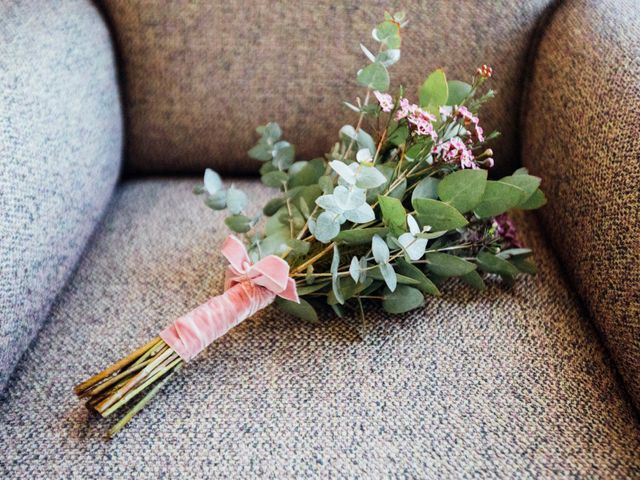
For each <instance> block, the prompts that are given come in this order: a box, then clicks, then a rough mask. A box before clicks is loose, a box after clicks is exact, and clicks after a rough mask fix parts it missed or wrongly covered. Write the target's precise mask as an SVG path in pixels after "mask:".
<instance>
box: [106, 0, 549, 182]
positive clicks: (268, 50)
mask: <svg viewBox="0 0 640 480" xmlns="http://www.w3.org/2000/svg"><path fill="white" fill-rule="evenodd" d="M100 3H101V4H103V5H104V7H105V11H106V12H107V14H108V15H109V17H110V18H111V23H112V24H113V26H114V33H115V36H116V38H117V39H118V44H119V47H120V50H121V57H122V61H123V65H122V66H123V70H124V78H125V84H124V89H125V92H126V96H125V98H126V99H127V108H126V111H127V115H128V127H129V132H128V133H129V134H130V139H129V141H128V146H129V158H128V160H127V164H128V166H129V167H130V170H131V171H133V172H143V173H148V172H154V173H158V172H177V171H181V172H184V171H191V172H197V173H199V172H200V171H201V170H203V169H204V168H205V167H212V166H213V167H215V168H216V169H218V170H219V171H221V172H228V173H230V174H234V175H237V174H239V173H242V172H248V171H251V172H255V171H256V170H257V166H256V163H255V162H253V161H250V160H248V157H247V155H246V151H247V150H248V149H249V148H250V147H251V146H253V144H254V143H255V140H256V138H255V133H254V130H253V129H254V127H255V126H256V125H258V124H260V123H264V122H267V121H277V122H279V123H280V125H281V126H282V127H283V128H284V132H285V136H286V138H287V139H288V140H290V141H292V142H293V143H294V144H295V145H296V146H297V147H298V153H299V154H300V156H301V157H303V158H307V159H310V158H313V157H317V156H319V155H322V154H324V153H325V152H326V151H327V148H328V147H330V146H331V145H333V142H335V140H336V136H337V132H338V130H339V128H340V127H342V126H343V125H344V124H347V123H355V122H356V118H355V114H354V113H353V112H351V111H350V110H348V109H346V108H345V107H344V106H343V105H342V101H343V100H348V101H352V100H353V99H354V98H355V96H356V95H360V96H363V95H364V92H363V89H362V88H360V87H358V86H357V85H356V82H355V76H356V72H357V70H358V69H359V68H362V67H363V66H364V65H366V62H367V60H366V58H365V56H364V55H363V53H362V52H361V51H360V48H359V47H358V44H359V42H364V43H365V44H367V45H369V47H370V48H374V47H373V40H371V38H370V37H371V36H370V32H371V29H372V26H373V25H375V23H377V22H379V21H380V20H381V19H382V18H383V13H384V10H385V9H391V10H392V11H393V8H394V7H397V8H405V9H406V10H407V13H408V15H409V19H410V24H409V27H408V28H407V29H406V31H405V33H404V35H403V46H402V55H403V59H402V60H401V61H400V63H399V64H398V65H396V66H394V67H393V69H392V71H391V74H392V79H393V80H394V88H395V87H397V86H398V85H399V84H400V82H402V84H404V85H405V86H406V87H407V91H408V92H409V93H408V94H409V95H411V96H412V98H414V99H415V98H416V97H417V89H418V86H419V85H420V84H421V83H422V82H423V81H424V79H425V78H426V75H427V74H428V73H429V72H430V71H432V70H433V69H435V68H438V67H444V68H445V69H446V71H447V74H448V75H449V76H450V77H451V78H458V79H460V80H469V79H470V78H471V76H472V75H473V74H474V72H475V69H476V68H477V67H478V66H479V65H481V64H483V63H490V64H492V65H493V66H494V67H495V75H494V78H493V79H492V82H491V84H492V86H493V87H494V88H495V89H497V90H498V92H499V95H498V97H497V98H496V99H494V100H493V101H492V102H491V103H489V104H487V106H486V108H485V109H484V114H483V116H482V120H483V122H484V123H483V125H485V126H486V128H485V131H489V130H491V129H494V128H499V129H500V130H502V132H503V136H502V138H500V139H498V140H497V141H496V142H495V148H494V150H495V151H496V161H497V169H498V170H500V171H501V172H503V173H504V172H506V171H507V170H509V171H510V170H513V168H512V167H514V166H515V165H517V164H518V163H519V158H518V146H517V138H516V136H517V118H518V114H519V105H520V97H521V92H522V89H521V86H522V82H523V78H524V72H525V66H526V58H527V50H528V48H529V44H530V38H531V34H532V32H533V31H534V28H535V24H536V22H537V21H538V19H539V18H540V17H541V15H542V13H543V11H544V10H545V8H546V7H547V6H548V5H549V4H550V3H552V1H551V0H525V1H519V2H513V1H508V0H499V1H491V2H482V4H481V5H480V4H479V3H478V2H477V1H474V0H462V1H457V2H455V4H452V3H451V1H449V0H431V1H428V2H427V1H421V2H410V3H406V2H404V3H403V2H399V3H398V2H394V3H396V5H392V4H390V3H389V2H384V1H380V0H366V1H357V2H354V1H352V0H341V1H335V0H304V1H297V2H295V6H294V4H293V3H292V2H273V1H270V0H259V1H252V2H249V3H247V2H224V1H220V0H216V1H210V2H193V1H190V0H179V1H172V2H162V1H158V0H101V1H100Z"/></svg>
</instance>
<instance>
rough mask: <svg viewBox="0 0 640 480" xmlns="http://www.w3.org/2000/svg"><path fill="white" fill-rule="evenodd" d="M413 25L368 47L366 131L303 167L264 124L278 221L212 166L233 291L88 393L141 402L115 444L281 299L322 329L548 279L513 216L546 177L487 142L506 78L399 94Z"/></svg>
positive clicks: (344, 134)
mask: <svg viewBox="0 0 640 480" xmlns="http://www.w3.org/2000/svg"><path fill="white" fill-rule="evenodd" d="M405 25H406V21H405V15H404V14H403V13H396V14H393V15H391V14H388V13H387V14H385V19H384V21H383V22H382V23H380V24H378V25H377V26H376V27H375V28H374V29H373V32H372V37H373V40H374V41H375V42H376V44H377V52H376V53H372V52H371V51H370V50H369V49H368V48H367V47H365V46H364V45H360V47H361V49H362V51H363V52H364V55H365V56H366V58H367V59H368V60H369V63H368V64H367V65H366V66H365V67H364V68H362V69H361V70H360V71H358V73H357V81H358V83H359V84H360V85H362V86H363V87H364V88H365V89H366V92H365V93H364V97H363V98H362V99H360V98H358V99H356V101H355V103H347V102H345V105H346V107H348V108H349V109H350V110H353V111H354V112H355V114H357V120H356V122H355V126H352V125H345V126H344V127H342V128H341V129H340V132H339V138H338V141H337V142H336V143H335V145H334V146H333V148H332V149H331V151H330V152H329V153H328V154H326V155H325V156H324V157H322V158H315V159H313V160H309V161H296V160H295V150H294V146H293V145H291V144H290V143H289V142H287V141H286V140H283V139H282V131H281V129H280V127H279V126H278V125H277V124H276V123H269V124H267V125H265V126H262V127H259V128H258V129H257V132H258V134H259V135H260V139H259V141H258V143H257V145H256V146H254V147H253V148H252V149H251V150H250V151H249V155H250V156H251V157H252V158H254V159H256V160H258V161H260V162H262V167H261V169H260V173H261V176H262V177H261V180H262V182H263V183H264V184H265V185H267V186H268V187H272V188H273V189H274V192H275V193H274V198H273V199H272V200H270V201H269V202H268V203H267V204H266V205H265V206H264V208H263V210H262V213H263V214H264V216H265V217H267V218H268V219H267V220H266V222H261V221H260V217H261V216H260V215H258V216H250V215H248V214H246V213H245V208H246V207H247V195H246V194H245V193H244V192H242V191H241V190H239V189H237V188H236V187H234V186H233V185H232V186H230V187H229V188H225V187H224V185H223V182H222V181H221V179H220V177H219V176H218V175H217V174H216V173H215V172H214V171H213V170H209V169H207V170H206V172H205V174H204V183H203V184H202V185H200V186H198V187H196V193H199V194H204V195H205V203H206V205H207V206H209V207H211V208H212V209H214V210H223V209H226V210H228V212H229V216H228V217H226V220H225V223H226V225H227V226H228V227H229V228H230V229H231V230H232V231H233V232H235V234H237V236H235V235H231V236H229V237H228V238H227V240H226V241H225V242H224V244H223V245H222V254H223V255H224V256H225V257H226V259H227V260H228V262H229V268H228V270H227V274H226V279H225V286H224V287H225V291H224V293H223V294H221V295H219V296H216V297H213V298H211V299H210V300H209V301H208V302H206V303H205V304H203V305H201V306H200V307H198V308H196V309H195V310H193V311H192V312H190V313H188V314H187V315H185V316H183V317H181V318H179V319H178V320H176V321H175V322H174V323H173V324H172V325H170V326H168V327H167V328H166V329H165V330H163V331H162V332H160V334H159V336H158V337H157V338H155V339H153V340H151V341H150V342H149V343H147V344H145V345H144V346H142V347H141V348H139V349H138V350H136V351H135V352H133V353H131V354H130V355H128V356H127V357H125V358H123V359H122V360H120V361H119V362H117V363H116V364H114V365H112V366H111V367H109V368H107V369H106V370H104V371H103V372H101V373H99V374H97V375H95V376H94V377H92V378H90V379H89V380H87V381H85V382H83V383H81V384H79V385H77V386H76V387H75V392H76V394H77V395H78V396H80V397H84V398H87V399H88V405H89V406H90V407H92V408H94V409H95V410H97V411H98V412H99V413H100V414H101V415H102V416H105V417H106V416H109V415H111V414H112V413H114V412H116V411H118V410H120V409H121V408H123V407H124V406H125V405H129V404H130V402H132V401H134V400H135V403H134V404H133V407H131V408H130V410H129V411H128V412H127V413H126V414H125V415H124V416H123V418H122V419H121V420H120V421H119V422H118V423H117V424H116V425H115V426H114V427H113V428H112V429H111V430H109V436H113V435H115V434H116V433H117V432H118V431H120V430H121V429H122V427H123V426H124V425H125V424H126V423H127V422H128V421H129V420H130V419H131V418H132V417H133V415H135V414H136V413H137V412H138V411H140V410H141V409H142V408H143V407H144V405H145V404H146V403H147V402H148V401H149V400H150V399H151V398H152V397H153V396H154V395H155V394H156V393H157V392H158V390H159V389H160V388H161V387H162V385H163V384H164V383H165V382H167V381H168V380H169V379H170V378H171V377H172V376H173V375H174V374H175V373H176V372H177V371H178V370H179V369H180V368H181V367H182V366H183V365H184V363H185V362H188V361H189V360H191V359H192V358H193V357H194V356H195V355H197V354H198V353H199V352H200V351H201V350H203V349H204V348H205V347H206V346H207V345H209V344H210V343H211V342H213V341H214V340H215V339H216V338H218V337H220V336H221V335H224V334H225V333H226V332H227V331H228V330H229V329H230V328H232V327H233V326H235V325H237V324H238V323H240V322H241V321H243V320H244V319H246V318H248V317H250V316H251V315H253V314H254V313H256V312H257V311H259V310H261V309H263V308H265V307H267V306H268V305H270V304H272V303H275V306H276V307H277V308H280V309H282V310H283V311H285V312H287V313H289V314H291V315H295V316H297V317H300V318H302V319H304V320H309V321H316V320H317V319H318V315H317V311H318V309H320V308H323V307H326V306H328V307H330V308H332V309H333V311H334V312H335V314H336V315H338V316H339V317H344V316H351V315H357V316H359V317H361V318H364V317H366V311H367V308H368V307H367V303H370V302H378V303H379V304H380V305H381V307H382V308H383V309H384V310H385V311H386V312H388V313H390V314H398V313H403V312H407V311H409V310H412V309H415V308H419V307H420V306H421V305H423V303H424V302H425V296H429V295H439V290H438V286H439V285H440V284H441V283H442V282H443V281H444V280H446V279H447V278H450V277H459V278H460V279H462V281H464V282H466V283H467V284H469V285H470V286H471V287H473V288H477V289H483V288H484V287H485V283H484V280H483V276H482V274H490V275H494V276H498V277H501V278H502V280H503V281H506V282H507V283H512V282H513V280H514V277H515V276H516V275H517V274H518V273H519V272H524V273H530V274H532V273H535V265H534V264H533V263H532V262H531V261H530V259H529V258H528V257H529V256H530V255H531V251H530V250H529V249H527V248H524V247H522V246H521V245H520V244H519V243H518V241H517V239H516V236H515V228H514V226H513V224H512V223H511V221H510V220H509V218H508V217H507V216H506V214H505V212H507V211H508V210H509V209H512V208H520V209H525V210H530V209H535V208H538V207H541V206H542V205H544V203H545V202H546V200H545V197H544V194H543V193H542V191H541V190H540V189H539V185H540V179H539V178H537V177H534V176H531V175H529V174H528V173H527V171H526V169H523V168H521V169H519V170H517V171H516V172H514V174H513V175H510V176H508V177H504V178H502V179H500V180H488V178H487V171H488V170H489V169H490V168H491V167H492V166H493V159H492V155H493V153H492V151H491V149H490V148H487V146H486V144H487V142H488V141H489V140H491V139H492V138H494V137H496V136H497V135H498V133H497V132H492V133H489V134H485V132H484V131H483V128H482V127H481V125H480V121H479V117H478V111H479V109H480V107H481V106H482V104H484V103H485V102H486V101H488V100H490V99H491V98H492V97H493V96H494V92H493V91H492V90H486V91H482V90H483V89H482V87H483V86H484V84H485V82H486V81H487V80H488V79H489V78H490V77H491V75H492V70H491V68H490V67H488V66H486V65H483V66H481V67H480V68H478V70H477V71H476V72H475V74H474V76H473V78H472V80H471V82H470V83H466V82H462V81H458V80H447V78H446V76H445V72H444V71H443V70H436V71H435V72H433V73H431V74H430V75H429V76H428V77H427V79H426V80H425V81H424V83H423V84H422V85H421V86H420V88H419V90H418V95H417V102H416V103H413V101H412V100H411V99H410V98H409V97H410V96H409V95H405V91H404V89H403V88H402V87H399V88H398V89H397V93H395V94H391V93H387V92H388V91H389V88H390V79H389V68H390V67H391V66H392V65H393V64H395V63H396V62H397V61H398V60H399V59H400V47H401V34H402V29H403V28H404V27H405ZM240 236H241V237H242V240H241V239H240Z"/></svg>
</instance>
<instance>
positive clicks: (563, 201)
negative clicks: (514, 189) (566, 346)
mask: <svg viewBox="0 0 640 480" xmlns="http://www.w3.org/2000/svg"><path fill="white" fill-rule="evenodd" d="M531 82H532V83H531V86H530V92H529V95H528V101H527V104H526V110H525V112H526V115H525V119H524V128H523V131H524V134H525V135H524V142H523V161H524V163H525V164H526V165H527V166H528V167H529V168H530V169H531V171H532V173H534V174H537V175H540V176H542V177H543V178H544V184H543V185H544V190H545V192H546V193H547V196H548V198H549V203H548V205H547V206H546V207H545V208H544V209H542V210H541V212H540V215H541V218H542V221H543V223H544V227H545V229H546V231H547V232H548V233H549V235H550V238H551V239H552V241H553V245H554V247H555V251H556V253H557V254H558V255H559V256H560V258H561V259H562V262H563V265H564V268H565V269H566V270H567V272H568V273H569V275H570V276H571V278H572V279H573V282H574V284H575V286H576V288H577V291H578V292H579V293H580V295H581V296H582V299H583V300H584V302H585V304H586V305H587V306H588V309H589V311H590V313H591V316H592V318H593V319H594V321H595V322H596V324H597V326H598V328H599V330H600V331H601V332H602V335H603V338H604V341H605V343H606V345H607V346H608V348H609V349H610V351H611V352H612V354H613V357H614V359H615V361H616V363H617V366H618V368H619V370H620V372H621V374H622V376H623V377H624V379H625V381H626V385H627V387H628V389H629V392H630V393H631V395H632V396H633V397H634V399H635V402H636V406H637V407H638V408H640V262H639V261H638V254H639V253H640V231H639V230H638V226H639V225H640V140H639V138H640V8H639V5H638V2H636V1H633V0H625V1H618V0H608V1H568V2H565V3H564V4H563V6H562V7H561V8H560V9H559V10H558V11H557V13H556V14H555V16H554V17H553V20H552V21H551V23H550V25H549V27H548V28H547V30H546V33H545V35H544V36H543V38H542V40H541V42H540V46H539V50H538V53H537V58H536V61H535V67H534V70H533V77H532V81H531Z"/></svg>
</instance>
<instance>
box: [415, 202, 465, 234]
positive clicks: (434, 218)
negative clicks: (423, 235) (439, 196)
mask: <svg viewBox="0 0 640 480" xmlns="http://www.w3.org/2000/svg"><path fill="white" fill-rule="evenodd" d="M413 206H414V207H415V209H416V213H417V215H418V220H419V221H420V223H421V224H422V225H428V226H430V227H431V229H432V230H434V231H438V232H439V231H448V230H455V229H456V228H462V227H464V226H465V225H466V224H467V223H469V222H468V221H467V219H466V218H464V217H463V216H462V215H461V214H460V212H459V211H458V210H456V209H455V208H454V207H452V206H451V205H449V204H447V203H444V202H441V201H439V200H433V199H431V198H416V199H415V200H414V201H413Z"/></svg>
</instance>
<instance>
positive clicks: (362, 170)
mask: <svg viewBox="0 0 640 480" xmlns="http://www.w3.org/2000/svg"><path fill="white" fill-rule="evenodd" d="M363 150H364V151H366V152H369V150H368V149H366V148H363V149H362V150H360V151H359V152H358V154H359V155H360V158H366V157H365V154H364V153H362V154H360V152H362V151H363ZM370 156H371V153H369V158H370ZM362 161H363V162H365V161H369V160H362ZM329 165H331V168H332V169H333V170H334V171H335V172H336V173H337V174H338V176H339V177H340V181H341V183H342V184H346V185H354V186H356V187H358V188H363V189H367V188H376V187H379V186H380V185H382V184H384V183H385V182H386V181H387V178H386V177H385V176H384V175H383V174H382V172H380V170H378V169H377V168H375V167H369V166H366V165H363V164H361V163H360V162H359V161H358V162H353V163H351V164H350V165H347V164H346V163H344V162H341V161H340V160H333V161H331V162H330V163H329Z"/></svg>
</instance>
